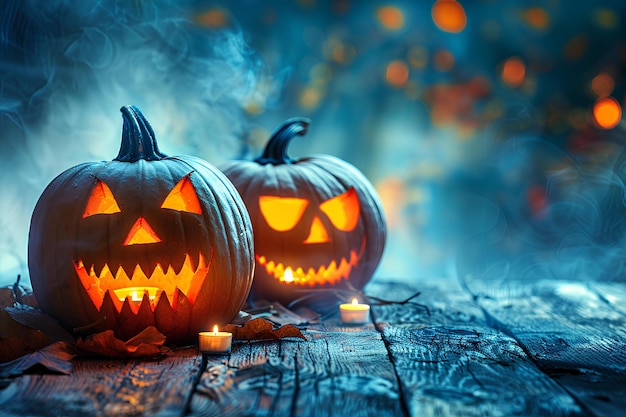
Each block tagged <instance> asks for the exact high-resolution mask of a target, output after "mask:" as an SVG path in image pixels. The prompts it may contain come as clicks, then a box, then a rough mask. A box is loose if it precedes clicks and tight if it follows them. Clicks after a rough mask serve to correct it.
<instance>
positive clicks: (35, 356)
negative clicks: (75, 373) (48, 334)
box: [0, 342, 76, 378]
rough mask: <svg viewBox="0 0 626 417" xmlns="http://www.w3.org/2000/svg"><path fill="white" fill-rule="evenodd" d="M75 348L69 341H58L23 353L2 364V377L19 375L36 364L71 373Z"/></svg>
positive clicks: (0, 372)
mask: <svg viewBox="0 0 626 417" xmlns="http://www.w3.org/2000/svg"><path fill="white" fill-rule="evenodd" d="M74 356H76V353H75V348H74V346H73V345H72V344H70V343H67V342H56V343H53V344H51V345H48V346H46V347H44V348H43V349H40V350H37V351H35V352H32V353H29V354H26V355H23V356H21V357H19V358H17V359H14V360H12V361H10V362H6V363H2V364H0V377H2V378H5V377H9V376H18V375H21V374H23V373H24V372H26V371H27V370H29V369H30V368H32V367H33V366H36V365H41V366H43V367H45V368H46V369H48V370H49V371H52V372H59V373H62V374H66V375H67V374H70V373H71V372H72V369H73V366H72V358H74Z"/></svg>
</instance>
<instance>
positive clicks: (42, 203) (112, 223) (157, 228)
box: [28, 106, 254, 343]
mask: <svg viewBox="0 0 626 417" xmlns="http://www.w3.org/2000/svg"><path fill="white" fill-rule="evenodd" d="M121 111H122V116H123V119H124V125H123V128H122V143H121V146H120V150H119V153H118V155H117V157H116V158H114V159H113V160H111V161H100V162H86V163H83V164H79V165H76V166H74V167H71V168H69V169H67V170H66V171H64V172H62V173H61V174H59V175H58V176H57V177H56V178H55V179H53V180H52V181H51V182H50V184H49V185H48V186H47V187H46V189H45V190H44V192H43V193H42V195H41V196H40V198H39V200H38V202H37V205H36V207H35V210H34V211H33V215H32V218H31V225H30V232H29V240H28V266H29V271H30V278H31V283H32V285H33V292H34V294H35V296H36V297H37V302H38V304H39V306H40V308H41V310H42V311H43V312H44V313H46V314H48V315H50V316H52V317H54V318H55V319H57V320H58V321H59V322H60V323H61V324H62V325H63V326H64V327H65V328H67V329H69V330H73V329H76V328H80V329H81V331H91V332H96V331H103V330H107V329H110V330H113V331H114V332H115V334H116V335H117V337H118V338H121V339H128V338H131V337H133V336H135V335H136V334H137V333H139V332H140V331H142V330H144V329H145V328H146V327H147V326H154V327H156V328H157V330H159V331H160V332H161V333H162V334H164V335H165V336H166V337H167V340H168V341H169V342H172V343H189V342H192V341H193V340H196V341H197V337H198V332H199V331H202V330H206V329H207V328H209V326H212V325H214V324H219V325H223V324H226V323H229V322H230V321H231V320H232V319H233V318H234V317H235V316H236V315H237V314H239V311H240V310H241V307H242V305H243V303H244V302H245V300H246V297H247V296H248V293H249V291H250V287H251V285H252V274H253V272H254V252H253V237H252V226H251V223H250V217H249V215H248V213H247V211H246V207H245V205H244V202H243V201H242V200H241V197H240V196H239V194H238V192H237V190H236V189H235V188H234V187H233V185H232V184H231V183H230V182H229V181H228V179H227V178H226V177H225V176H224V175H223V174H222V173H221V172H219V170H217V169H216V168H215V167H214V166H212V165H211V164H209V163H208V162H206V161H204V160H202V159H200V158H196V157H193V156H185V155H182V156H167V155H165V154H163V153H162V152H161V151H160V150H159V148H158V146H157V142H156V137H155V135H154V131H153V130H152V128H151V126H150V124H149V123H148V121H147V120H146V118H145V117H144V116H143V114H141V112H140V111H139V109H138V108H136V107H135V106H124V107H122V109H121Z"/></svg>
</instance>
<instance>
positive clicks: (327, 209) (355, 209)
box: [320, 187, 361, 232]
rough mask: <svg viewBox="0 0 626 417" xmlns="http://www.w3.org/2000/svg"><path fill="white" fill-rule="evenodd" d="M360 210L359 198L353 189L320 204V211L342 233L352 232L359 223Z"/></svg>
mask: <svg viewBox="0 0 626 417" xmlns="http://www.w3.org/2000/svg"><path fill="white" fill-rule="evenodd" d="M360 209H361V207H360V204H359V198H358V196H357V194H356V190H355V189H354V188H353V187H352V188H350V189H349V190H348V191H346V192H345V193H343V194H340V195H338V196H336V197H333V198H331V199H329V200H326V201H324V202H323V203H322V204H320V210H322V212H323V213H324V214H326V216H328V219H329V220H330V222H331V223H332V224H333V226H335V227H336V228H337V229H339V230H341V231H342V232H350V231H352V230H354V228H355V227H356V225H357V223H358V221H359V213H360Z"/></svg>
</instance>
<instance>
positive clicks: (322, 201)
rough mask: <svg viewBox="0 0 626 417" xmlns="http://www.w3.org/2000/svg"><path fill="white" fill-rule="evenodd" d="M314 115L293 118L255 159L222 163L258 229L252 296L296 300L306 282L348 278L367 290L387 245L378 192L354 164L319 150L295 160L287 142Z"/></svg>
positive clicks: (326, 283) (309, 285) (315, 284)
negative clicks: (307, 156)
mask: <svg viewBox="0 0 626 417" xmlns="http://www.w3.org/2000/svg"><path fill="white" fill-rule="evenodd" d="M308 126H309V121H308V120H307V119H303V118H295V119H291V120H288V121H287V122H285V123H284V124H283V125H281V126H280V127H279V128H278V129H277V130H276V132H275V133H274V134H273V135H272V137H271V139H270V141H269V142H268V144H267V146H266V148H265V151H264V152H263V155H262V156H261V157H259V158H257V159H256V160H254V161H231V162H229V163H227V164H226V165H224V166H222V167H221V169H222V171H224V173H225V174H226V175H227V176H228V178H230V180H231V181H232V182H233V184H235V187H237V190H239V193H240V194H241V196H242V197H243V200H244V202H245V203H246V207H247V208H248V212H249V213H250V218H251V221H252V227H253V229H254V239H255V252H256V253H255V259H256V269H255V278H254V282H253V284H252V292H251V295H252V296H253V298H256V299H258V298H263V299H267V300H271V301H274V300H276V301H281V302H284V303H286V302H289V301H292V300H294V299H296V298H298V297H300V296H302V295H303V294H302V292H300V291H299V290H302V289H318V288H333V287H335V286H338V285H341V284H342V283H344V282H349V283H350V284H351V285H352V286H354V287H355V288H357V289H362V288H363V287H364V286H365V284H367V282H368V281H369V280H370V278H371V277H372V275H373V273H374V271H375V269H376V267H377V266H378V263H379V261H380V259H381V256H382V253H383V248H384V245H385V236H386V226H385V220H384V216H383V211H382V207H381V204H380V201H379V199H378V196H377V194H376V191H375V190H374V188H373V187H372V185H371V184H370V183H369V181H368V180H367V179H366V178H365V177H364V176H363V174H362V173H361V172H359V171H358V170H357V169H356V168H355V167H354V166H352V165H350V164H348V163H347V162H345V161H342V160H341V159H338V158H335V157H332V156H328V155H318V156H315V157H310V158H302V159H298V160H293V159H291V158H289V156H288V155H287V146H288V145H289V143H290V141H291V140H292V139H293V138H294V137H296V136H297V135H304V134H305V133H306V131H307V129H308Z"/></svg>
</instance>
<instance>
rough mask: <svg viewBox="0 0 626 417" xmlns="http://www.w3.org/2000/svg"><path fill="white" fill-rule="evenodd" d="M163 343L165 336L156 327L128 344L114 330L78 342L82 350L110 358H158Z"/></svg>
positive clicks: (147, 330)
mask: <svg viewBox="0 0 626 417" xmlns="http://www.w3.org/2000/svg"><path fill="white" fill-rule="evenodd" d="M163 343H165V336H164V335H163V334H161V333H160V332H159V331H158V330H157V329H156V328H155V327H154V326H150V327H147V328H146V329H145V330H143V331H142V332H141V333H139V334H138V335H136V336H135V337H133V338H131V339H129V340H128V341H126V342H123V341H121V340H120V339H118V338H117V337H115V335H114V334H113V331H112V330H105V331H103V332H100V333H96V334H93V335H90V336H87V337H86V338H85V339H84V340H83V339H81V338H79V339H78V342H77V344H78V347H79V348H81V349H82V350H84V351H87V352H90V353H95V354H97V355H101V356H107V357H109V358H131V357H132V358H138V357H147V356H157V355H160V354H161V353H162V350H161V347H162V346H163Z"/></svg>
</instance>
